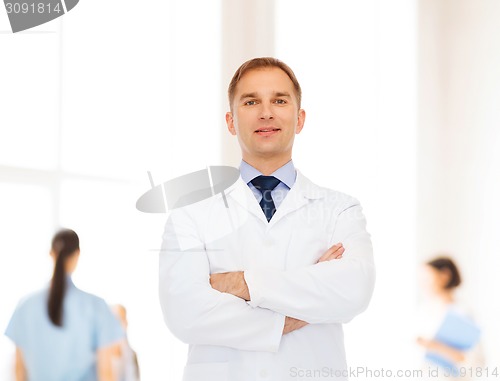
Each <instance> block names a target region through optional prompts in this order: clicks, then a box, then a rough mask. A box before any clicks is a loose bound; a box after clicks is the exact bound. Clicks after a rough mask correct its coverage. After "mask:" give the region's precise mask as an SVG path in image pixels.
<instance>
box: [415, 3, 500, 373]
mask: <svg viewBox="0 0 500 381" xmlns="http://www.w3.org/2000/svg"><path fill="white" fill-rule="evenodd" d="M419 4H420V7H419V15H420V17H419V39H420V43H419V57H420V59H419V113H418V115H419V124H418V126H419V129H418V131H419V134H418V195H419V197H418V222H417V226H418V236H417V238H418V240H417V242H418V246H417V249H418V258H419V259H420V260H421V261H423V260H424V259H427V258H429V257H431V256H433V255H434V254H435V253H437V252H441V251H444V252H447V253H449V254H451V255H454V256H455V257H456V259H457V261H458V263H459V264H460V266H461V270H462V271H463V275H464V278H465V279H464V285H463V287H462V295H461V297H462V298H463V299H464V301H465V303H467V304H469V305H471V306H472V308H474V309H475V313H476V316H477V318H478V319H479V321H480V322H481V323H482V325H483V332H484V335H483V338H484V342H485V347H486V355H487V358H488V360H489V362H490V364H491V365H496V361H497V360H498V358H500V349H499V347H498V342H499V341H500V328H499V326H498V321H499V318H500V302H499V301H498V297H497V296H495V294H496V293H497V291H498V290H499V289H500V280H499V277H498V274H497V271H498V269H499V268H500V256H499V255H498V253H499V252H498V248H499V247H500V235H499V234H498V228H499V227H500V217H499V215H500V201H499V198H498V195H499V194H500V176H499V173H500V172H499V168H500V154H499V152H500V151H499V147H500V111H499V110H500V106H499V105H500V71H499V68H500V23H499V22H498V20H500V3H499V2H498V1H494V0H479V1H476V0H439V1H435V0H421V1H420V3H419Z"/></svg>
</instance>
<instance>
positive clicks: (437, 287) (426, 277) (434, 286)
mask: <svg viewBox="0 0 500 381" xmlns="http://www.w3.org/2000/svg"><path fill="white" fill-rule="evenodd" d="M449 280H450V276H449V274H448V273H447V272H446V271H439V270H437V269H435V268H434V267H432V266H429V265H426V266H425V267H424V269H423V273H422V284H423V285H424V287H425V289H426V291H427V292H429V293H440V292H442V291H443V290H445V286H446V285H447V284H448V282H449Z"/></svg>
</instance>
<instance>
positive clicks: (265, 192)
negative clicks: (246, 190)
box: [251, 176, 281, 222]
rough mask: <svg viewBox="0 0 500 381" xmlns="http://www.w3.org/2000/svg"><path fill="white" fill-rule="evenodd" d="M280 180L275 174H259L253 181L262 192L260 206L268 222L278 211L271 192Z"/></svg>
mask: <svg viewBox="0 0 500 381" xmlns="http://www.w3.org/2000/svg"><path fill="white" fill-rule="evenodd" d="M280 182H281V181H279V180H278V179H277V178H276V177H274V176H257V177H256V178H255V179H253V180H252V181H251V183H252V184H253V186H254V187H255V188H256V189H258V190H259V191H260V193H262V200H260V207H261V208H262V211H263V212H264V214H265V216H266V218H267V222H269V221H271V218H272V217H273V214H274V212H276V206H275V205H274V201H273V198H272V197H271V192H272V190H273V189H274V188H276V187H277V186H278V184H279V183H280Z"/></svg>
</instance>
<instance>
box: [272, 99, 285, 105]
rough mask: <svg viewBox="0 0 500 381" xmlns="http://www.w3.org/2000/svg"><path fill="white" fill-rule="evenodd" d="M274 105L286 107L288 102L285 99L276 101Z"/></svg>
mask: <svg viewBox="0 0 500 381" xmlns="http://www.w3.org/2000/svg"><path fill="white" fill-rule="evenodd" d="M274 103H276V104H279V105H284V104H286V103H287V102H286V100H284V99H276V100H275V101H274Z"/></svg>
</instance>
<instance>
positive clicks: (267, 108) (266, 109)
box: [259, 103, 274, 120]
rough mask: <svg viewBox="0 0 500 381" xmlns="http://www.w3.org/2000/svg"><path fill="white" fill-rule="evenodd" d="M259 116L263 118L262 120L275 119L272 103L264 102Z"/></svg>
mask: <svg viewBox="0 0 500 381" xmlns="http://www.w3.org/2000/svg"><path fill="white" fill-rule="evenodd" d="M259 118H260V119H262V120H267V119H273V118H274V115H273V110H272V108H271V105H269V104H267V103H263V104H262V105H261V108H260V116H259Z"/></svg>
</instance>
